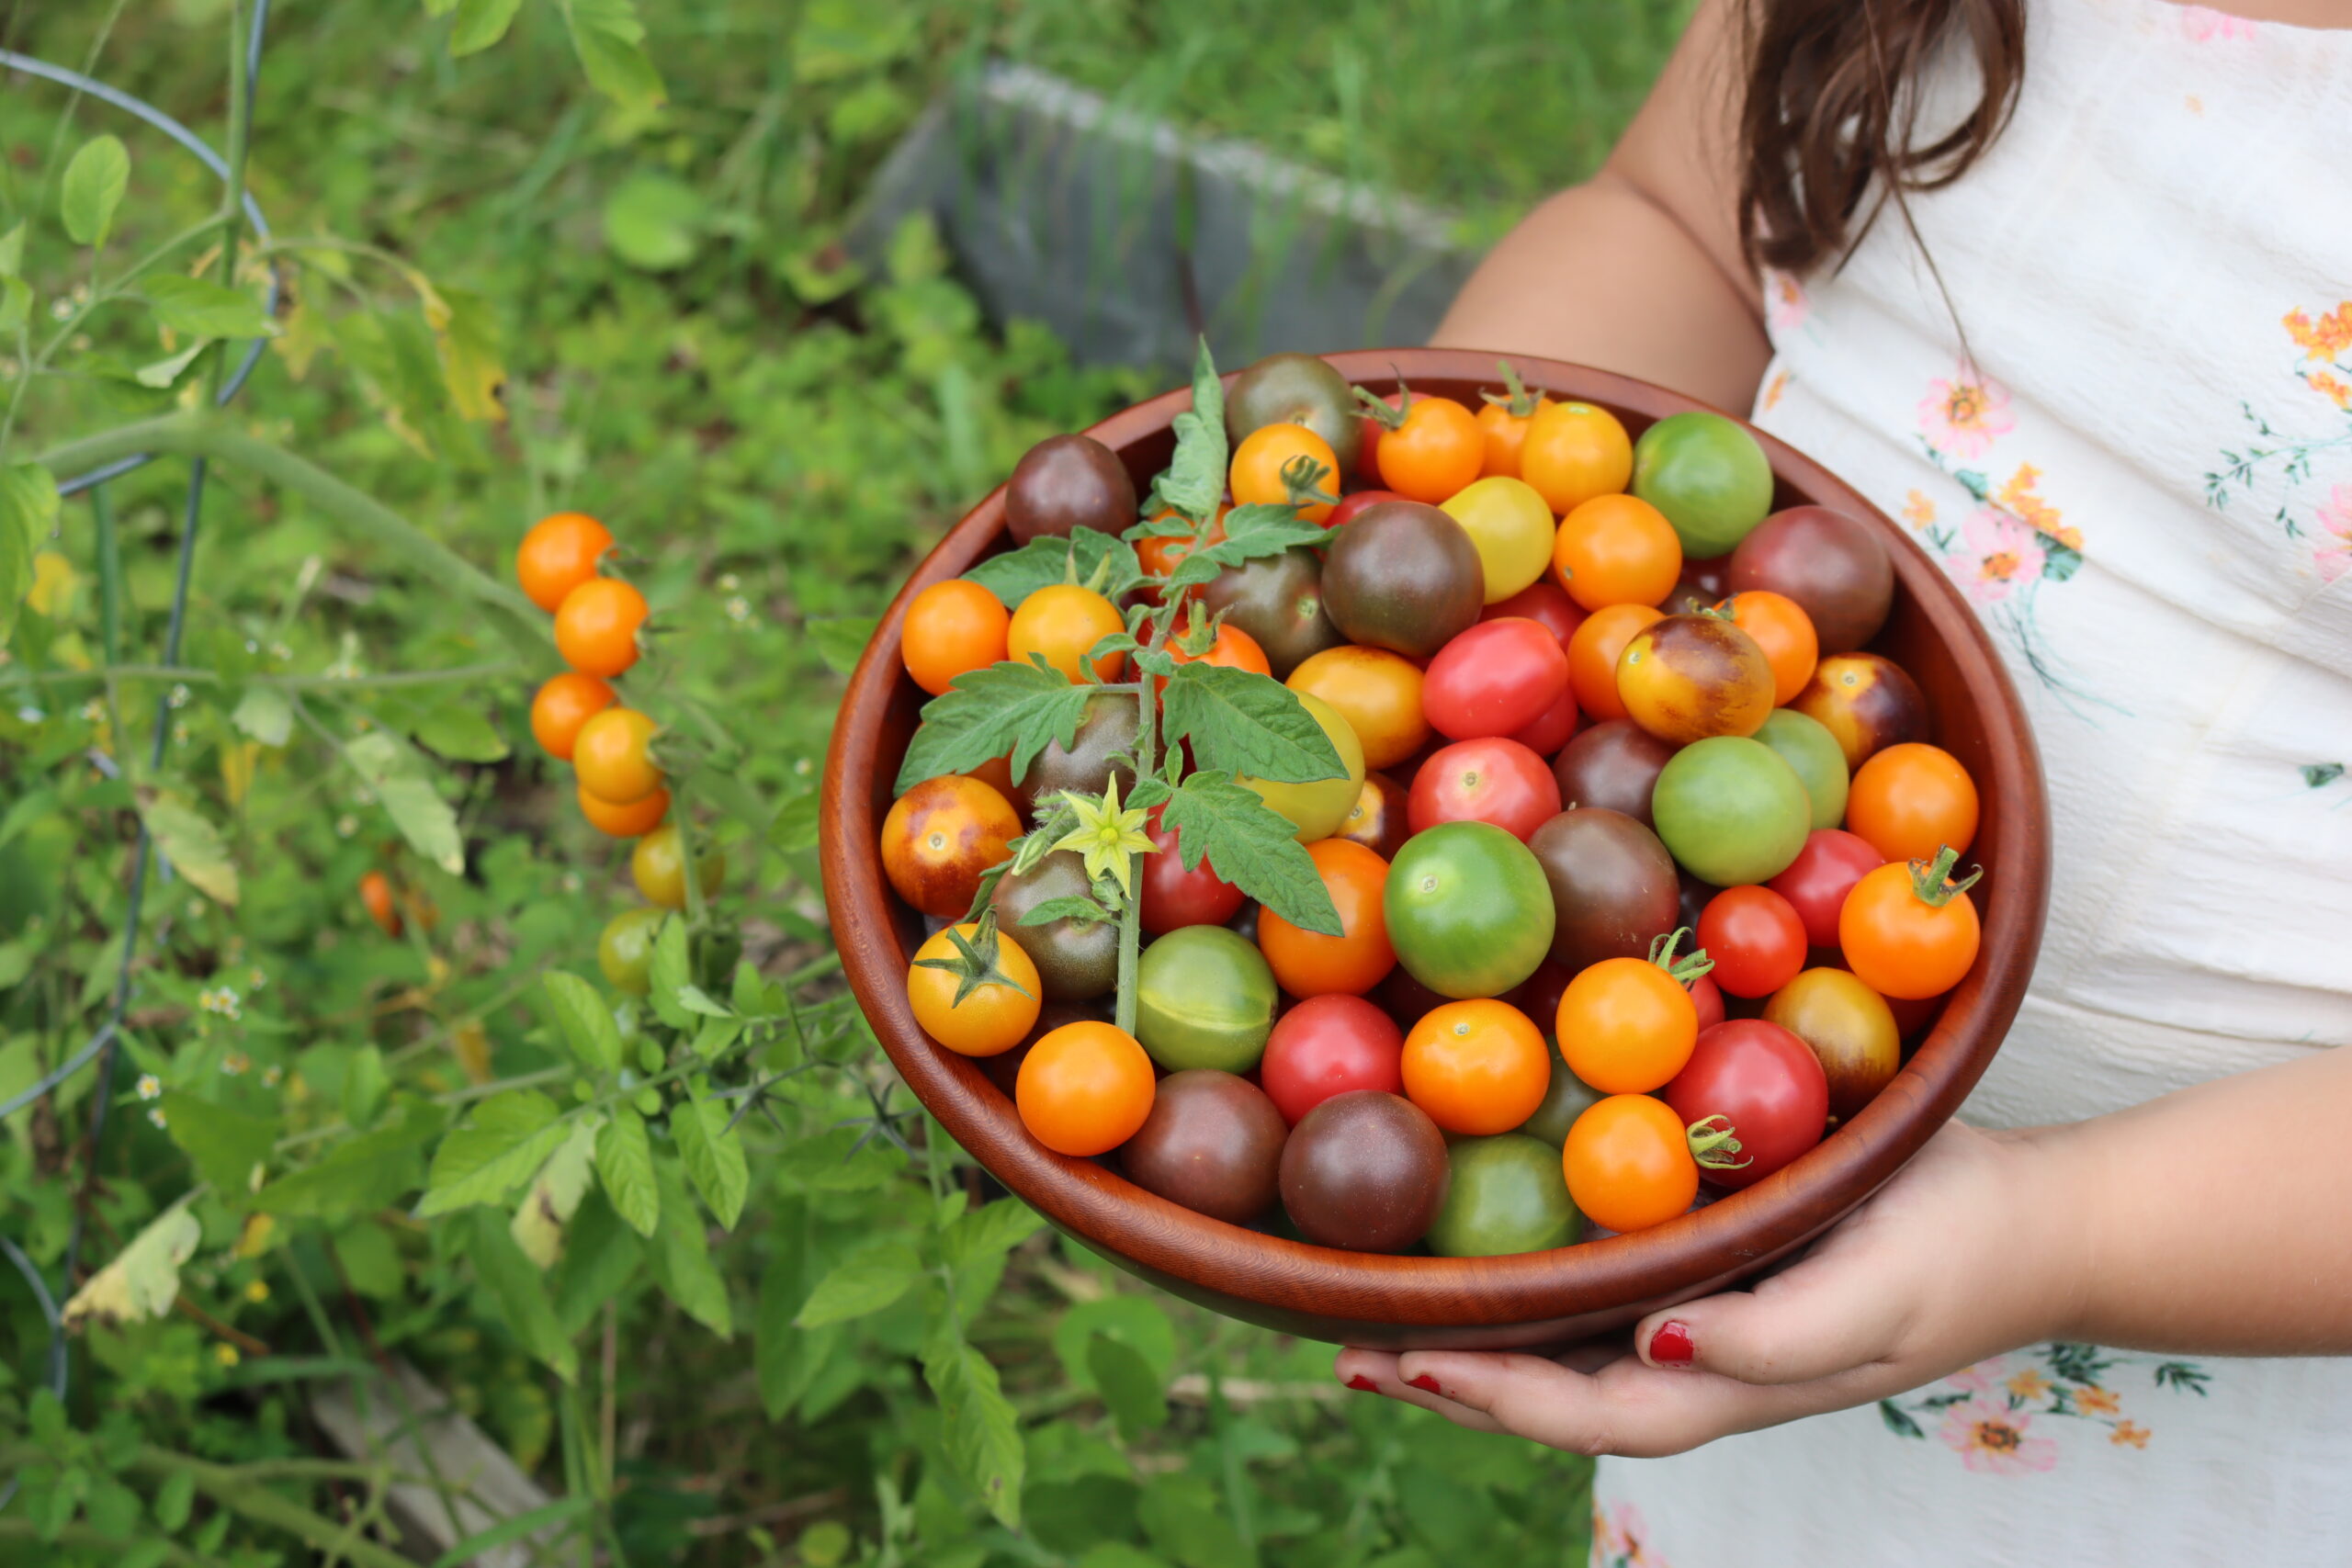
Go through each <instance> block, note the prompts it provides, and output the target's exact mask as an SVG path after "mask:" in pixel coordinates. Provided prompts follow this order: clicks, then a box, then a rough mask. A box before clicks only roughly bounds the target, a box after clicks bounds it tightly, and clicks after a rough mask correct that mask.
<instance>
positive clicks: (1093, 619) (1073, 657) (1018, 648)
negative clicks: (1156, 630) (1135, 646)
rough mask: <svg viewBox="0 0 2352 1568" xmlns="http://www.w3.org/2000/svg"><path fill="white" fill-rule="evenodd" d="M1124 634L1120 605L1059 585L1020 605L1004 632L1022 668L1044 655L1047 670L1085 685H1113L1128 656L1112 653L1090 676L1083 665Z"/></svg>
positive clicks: (1087, 591) (1088, 591) (1090, 592)
mask: <svg viewBox="0 0 2352 1568" xmlns="http://www.w3.org/2000/svg"><path fill="white" fill-rule="evenodd" d="M1126 629H1127V623H1126V619H1125V617H1124V616H1122V615H1120V614H1119V607H1118V606H1117V605H1116V604H1112V603H1111V601H1109V600H1108V599H1105V598H1104V597H1103V595H1101V594H1100V593H1097V592H1094V590H1092V589H1091V588H1080V587H1079V586H1078V585H1077V584H1076V583H1069V582H1057V583H1054V584H1052V585H1051V586H1049V587H1046V588H1040V589H1037V590H1035V592H1032V593H1031V594H1030V595H1029V597H1027V598H1026V599H1023V601H1021V608H1019V609H1018V610H1015V611H1013V612H1012V622H1011V624H1010V625H1008V626H1006V628H1005V649H1006V651H1007V653H1008V655H1009V656H1010V657H1011V658H1012V660H1014V661H1015V662H1016V663H1021V664H1026V663H1028V662H1029V656H1030V655H1031V654H1032V653H1042V654H1044V655H1045V656H1046V663H1047V664H1049V665H1051V666H1052V667H1053V668H1055V669H1057V670H1058V671H1061V672H1062V674H1063V675H1064V676H1065V677H1067V678H1068V679H1069V680H1071V681H1074V682H1080V683H1081V684H1083V683H1084V682H1090V681H1094V680H1103V681H1115V680H1117V679H1118V678H1119V672H1120V671H1122V670H1125V668H1126V663H1127V656H1126V655H1125V654H1124V653H1114V654H1112V655H1110V656H1109V657H1108V658H1106V659H1103V660H1101V661H1100V662H1099V664H1093V665H1092V666H1091V669H1092V672H1091V673H1089V666H1087V665H1081V664H1080V660H1084V659H1085V658H1086V656H1087V654H1088V652H1089V651H1090V650H1091V649H1092V648H1093V647H1094V645H1095V644H1096V643H1098V642H1101V641H1102V640H1103V638H1104V637H1115V636H1116V635H1118V634H1119V633H1120V632H1123V631H1125V630H1126Z"/></svg>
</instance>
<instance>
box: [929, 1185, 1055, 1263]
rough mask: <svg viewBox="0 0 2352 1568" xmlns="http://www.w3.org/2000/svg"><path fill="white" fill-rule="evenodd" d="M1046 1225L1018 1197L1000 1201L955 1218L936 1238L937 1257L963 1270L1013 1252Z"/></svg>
mask: <svg viewBox="0 0 2352 1568" xmlns="http://www.w3.org/2000/svg"><path fill="white" fill-rule="evenodd" d="M1045 1224H1046V1218H1045V1216H1044V1215H1043V1214H1040V1213H1037V1211H1036V1210H1035V1209H1033V1208H1031V1207H1030V1206H1029V1205H1028V1204H1026V1203H1023V1201H1021V1200H1019V1199H1018V1198H1000V1199H998V1200H997V1201H995V1202H993V1203H989V1204H986V1205H984V1206H983V1207H980V1208H978V1209H973V1210H969V1211H967V1213H961V1214H958V1215H956V1219H955V1222H954V1223H953V1224H950V1225H949V1226H948V1227H947V1230H946V1232H945V1234H944V1235H942V1236H941V1237H940V1238H939V1255H940V1257H941V1258H943V1259H944V1261H945V1262H946V1264H947V1266H948V1267H949V1268H951V1269H962V1268H965V1267H966V1266H967V1265H969V1264H972V1263H976V1262H978V1261H979V1260H981V1259H982V1258H993V1257H996V1256H999V1255H1001V1254H1002V1253H1007V1252H1010V1251H1012V1249H1013V1248H1014V1247H1019V1246H1020V1245H1021V1244H1022V1243H1023V1242H1024V1241H1026V1240H1028V1239H1029V1238H1030V1237H1031V1236H1033V1235H1036V1234H1037V1233H1038V1232H1039V1231H1040V1230H1043V1229H1044V1228H1045Z"/></svg>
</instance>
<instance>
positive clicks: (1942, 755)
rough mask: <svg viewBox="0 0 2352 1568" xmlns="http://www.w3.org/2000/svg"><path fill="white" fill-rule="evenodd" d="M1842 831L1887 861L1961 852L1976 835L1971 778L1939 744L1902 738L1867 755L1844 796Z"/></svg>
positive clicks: (1958, 761) (1973, 784) (1933, 856)
mask: <svg viewBox="0 0 2352 1568" xmlns="http://www.w3.org/2000/svg"><path fill="white" fill-rule="evenodd" d="M1846 830H1847V831H1848V832H1849V833H1853V834H1857V835H1859V836H1860V838H1861V839H1862V840H1863V841H1864V842H1866V843H1868V844H1869V845H1870V847H1871V848H1872V849H1874V850H1876V851H1877V852H1879V853H1881V854H1883V855H1884V856H1885V857H1886V858H1887V859H1889V860H1933V859H1935V858H1936V853H1937V852H1938V851H1939V850H1942V849H1944V848H1945V847H1946V846H1950V848H1951V851H1952V852H1953V853H1955V854H1961V853H1965V852H1967V849H1968V846H1969V844H1970V843H1971V842H1972V841H1973V840H1974V839H1975V837H1976V782H1975V781H1974V780H1973V779H1971V778H1970V777H1969V776H1968V770H1967V769H1966V768H1963V767H1962V766H1961V765H1960V759H1959V758H1957V757H1955V756H1953V755H1952V754H1951V752H1949V751H1947V750H1943V749H1942V748H1941V747H1939V746H1929V745H1927V744H1925V743H1923V742H1921V741H1917V740H1906V741H1905V742H1903V743H1902V744H1901V745H1899V746H1890V747H1888V748H1887V749H1886V750H1883V751H1878V752H1874V753H1872V754H1871V759H1870V761H1866V762H1864V763H1863V764H1862V765H1861V767H1860V769H1859V770H1857V771H1856V773H1855V774H1854V783H1853V786H1852V788H1850V789H1849V790H1848V791H1847V794H1846Z"/></svg>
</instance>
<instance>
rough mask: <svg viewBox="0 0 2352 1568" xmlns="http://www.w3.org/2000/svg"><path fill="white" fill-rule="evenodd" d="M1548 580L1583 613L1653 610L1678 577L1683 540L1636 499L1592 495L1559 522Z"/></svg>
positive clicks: (1653, 510) (1658, 514) (1654, 510)
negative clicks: (1622, 607)
mask: <svg viewBox="0 0 2352 1568" xmlns="http://www.w3.org/2000/svg"><path fill="white" fill-rule="evenodd" d="M1552 575H1553V577H1554V578H1555V580H1557V581H1558V582H1559V584H1560V586H1561V587H1563V588H1565V589H1566V590H1567V591H1568V597H1569V598H1571V599H1574V600H1575V601H1576V602H1577V604H1581V605H1582V606H1584V608H1586V609H1588V610H1601V609H1606V608H1608V607H1609V606H1610V605H1611V604H1659V603H1661V602H1663V601H1664V600H1665V598H1666V596H1667V595H1668V594H1669V593H1671V592H1674V584H1675V582H1676V581H1677V580H1679V578H1680V577H1681V576H1682V540H1681V538H1680V537H1679V536H1678V535H1677V534H1676V533H1675V532H1674V525H1673V524H1671V523H1669V522H1668V521H1667V520H1666V513H1663V512H1660V511H1659V510H1658V509H1657V507H1655V506H1652V505H1651V504H1650V503H1649V502H1646V501H1644V500H1643V499H1642V498H1641V497H1639V496H1635V495H1597V496H1594V497H1593V498H1592V499H1591V500H1590V501H1588V502H1581V503H1580V504H1579V505H1578V506H1577V509H1576V510H1575V511H1573V512H1571V513H1568V514H1567V515H1566V517H1563V518H1562V519H1560V531H1559V532H1558V533H1557V534H1555V535H1554V536H1553V538H1552Z"/></svg>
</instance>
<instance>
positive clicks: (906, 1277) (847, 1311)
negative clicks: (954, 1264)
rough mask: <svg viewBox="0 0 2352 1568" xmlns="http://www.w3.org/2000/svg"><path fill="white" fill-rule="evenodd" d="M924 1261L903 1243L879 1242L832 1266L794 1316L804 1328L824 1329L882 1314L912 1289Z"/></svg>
mask: <svg viewBox="0 0 2352 1568" xmlns="http://www.w3.org/2000/svg"><path fill="white" fill-rule="evenodd" d="M921 1277H922V1259H921V1258H917V1257H916V1256H915V1250H914V1248H913V1247H909V1246H908V1245H907V1244H906V1243H905V1242H902V1241H876V1242H872V1243H869V1244H868V1245H866V1246H865V1247H860V1248H858V1250H856V1251H855V1252H853V1253H851V1254H850V1255H849V1256H848V1257H847V1258H842V1260H841V1261H840V1262H839V1263H836V1264H834V1265H833V1267H832V1269H831V1271H829V1272H828V1273H827V1274H826V1275H825V1277H824V1278H823V1279H821V1280H818V1281H817V1285H816V1288H815V1289H814V1290H812V1291H810V1292H809V1299H808V1300H807V1301H806V1302H804V1303H802V1304H801V1307H800V1310H799V1312H798V1313H797V1314H794V1316H793V1319H792V1321H793V1323H794V1325H796V1326H798V1327H801V1328H822V1327H824V1326H825V1325H827V1324H829V1323H847V1322H848V1321H849V1320H850V1319H852V1318H855V1317H864V1316H865V1315H866V1314H869V1313H876V1312H880V1311H881V1310H882V1309H883V1308H884V1307H886V1306H888V1305H889V1304H890V1303H892V1302H895V1301H897V1300H898V1299H899V1297H900V1296H903V1295H905V1294H906V1293H907V1292H908V1291H909V1290H910V1289H912V1288H913V1286H914V1282H915V1280H917V1279H919V1278H921Z"/></svg>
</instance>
